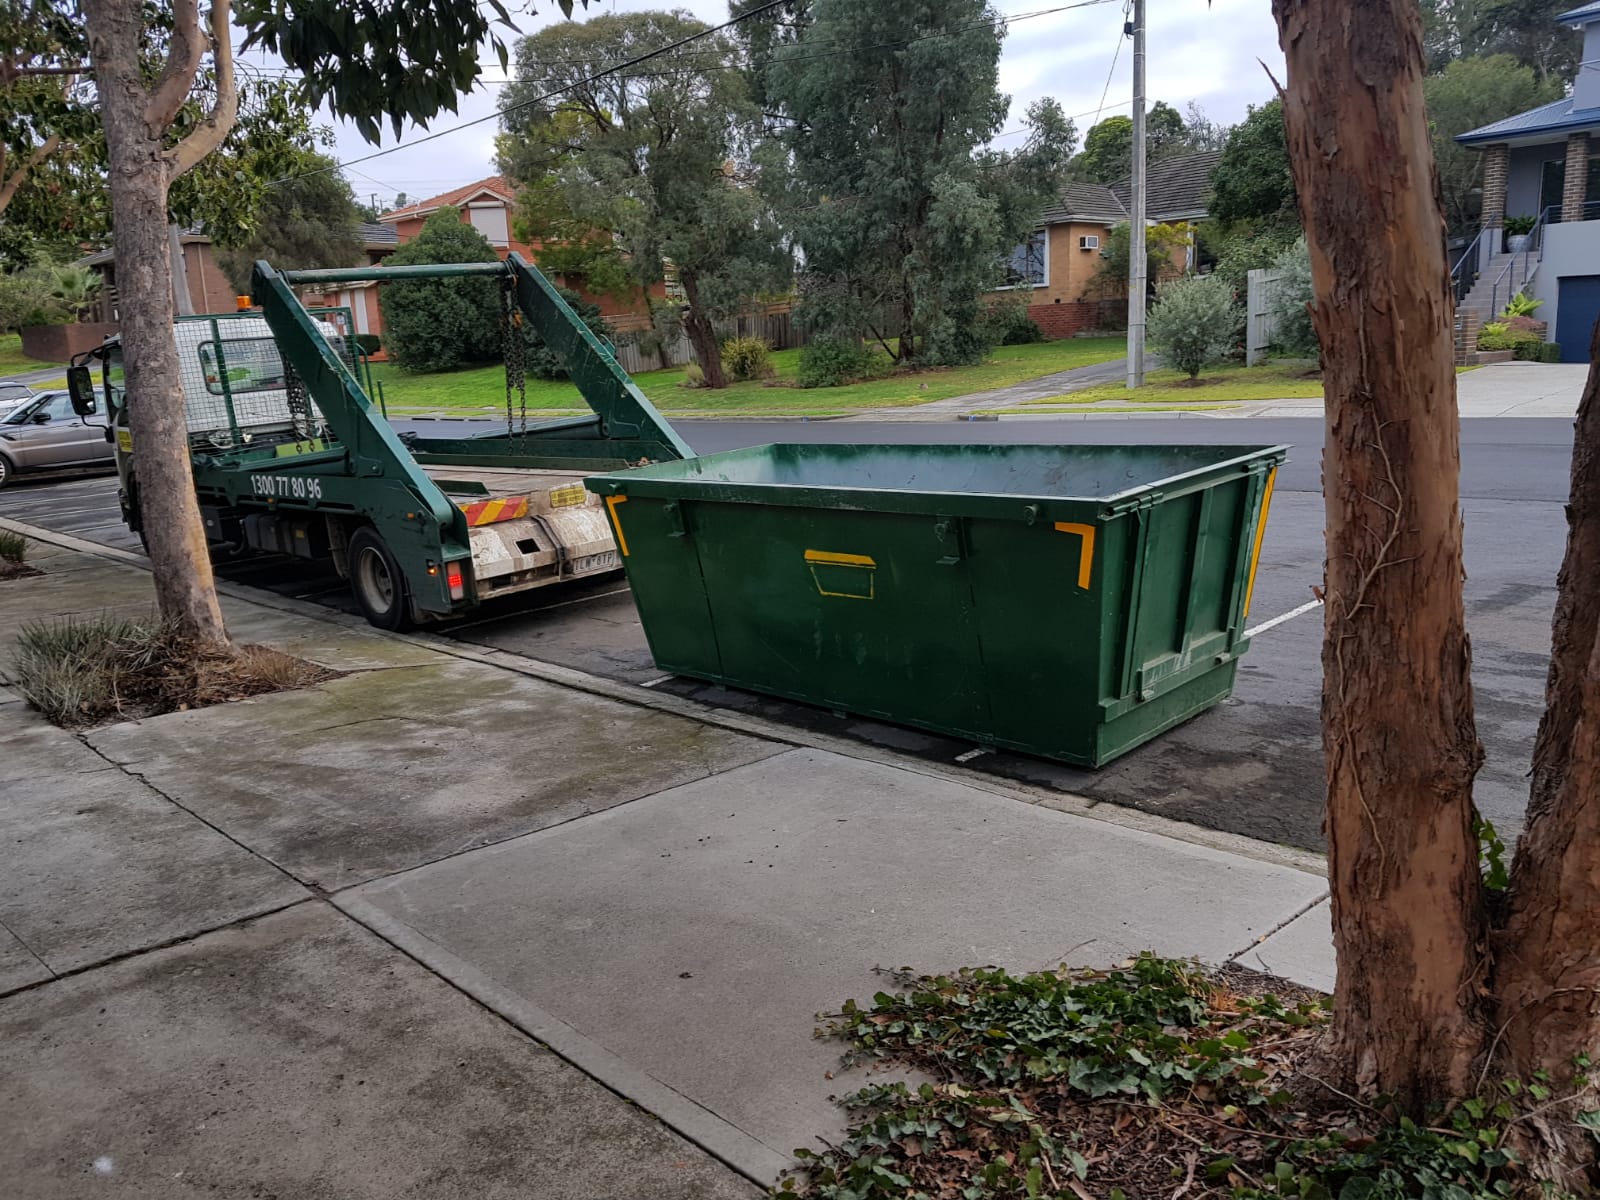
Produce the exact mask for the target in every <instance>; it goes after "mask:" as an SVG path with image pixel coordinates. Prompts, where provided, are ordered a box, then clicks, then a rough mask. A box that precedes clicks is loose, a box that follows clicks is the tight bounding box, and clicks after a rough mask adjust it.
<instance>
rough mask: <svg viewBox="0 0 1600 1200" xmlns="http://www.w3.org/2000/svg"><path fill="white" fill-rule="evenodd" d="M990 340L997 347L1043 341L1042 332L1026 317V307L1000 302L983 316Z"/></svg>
mask: <svg viewBox="0 0 1600 1200" xmlns="http://www.w3.org/2000/svg"><path fill="white" fill-rule="evenodd" d="M984 322H985V324H987V325H988V326H989V333H990V338H991V340H992V341H993V342H994V344H995V345H997V346H1026V345H1029V344H1031V343H1033V342H1042V341H1044V331H1043V330H1042V329H1040V328H1039V326H1038V323H1037V322H1035V321H1034V319H1033V318H1032V317H1030V316H1029V315H1028V308H1027V305H1025V304H1023V303H1020V302H1017V301H1009V300H1002V301H1000V302H999V303H997V304H992V305H990V306H989V311H988V312H986V313H985V314H984Z"/></svg>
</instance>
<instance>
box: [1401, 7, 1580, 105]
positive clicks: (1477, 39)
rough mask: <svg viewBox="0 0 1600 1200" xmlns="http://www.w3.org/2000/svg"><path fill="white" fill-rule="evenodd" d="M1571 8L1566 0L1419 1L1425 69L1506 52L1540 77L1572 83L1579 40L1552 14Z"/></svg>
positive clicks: (1437, 69) (1577, 67) (1443, 67)
mask: <svg viewBox="0 0 1600 1200" xmlns="http://www.w3.org/2000/svg"><path fill="white" fill-rule="evenodd" d="M1574 7H1577V6H1576V5H1575V4H1573V3H1571V2H1570V0H1422V23H1423V48H1424V51H1425V53H1426V55H1427V64H1428V70H1429V72H1431V73H1437V72H1439V71H1442V70H1444V69H1445V67H1447V66H1448V65H1449V64H1450V63H1451V62H1454V61H1455V60H1456V59H1461V58H1478V57H1483V56H1486V55H1496V54H1506V55H1510V56H1511V57H1512V58H1513V59H1515V60H1516V61H1517V62H1518V63H1520V64H1522V65H1523V66H1525V67H1527V68H1529V69H1530V70H1532V71H1533V72H1534V74H1536V75H1537V76H1538V77H1539V78H1540V79H1541V80H1544V81H1549V80H1554V81H1555V82H1557V83H1570V82H1571V81H1572V79H1573V77H1574V76H1575V75H1576V74H1577V72H1578V70H1579V63H1578V59H1579V57H1580V55H1581V50H1582V38H1581V37H1580V35H1579V34H1577V33H1576V32H1574V31H1573V30H1572V29H1571V28H1570V27H1569V26H1566V25H1563V24H1561V23H1560V22H1558V21H1557V20H1556V17H1557V16H1558V15H1560V14H1561V13H1563V12H1566V11H1567V10H1568V9H1571V8H1574ZM1557 94H1558V95H1559V94H1560V93H1559V90H1558V92H1557Z"/></svg>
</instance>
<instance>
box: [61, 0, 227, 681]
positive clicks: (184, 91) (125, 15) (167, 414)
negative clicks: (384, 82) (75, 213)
mask: <svg viewBox="0 0 1600 1200" xmlns="http://www.w3.org/2000/svg"><path fill="white" fill-rule="evenodd" d="M83 9H84V22H85V28H86V30H87V32H88V35H89V48H90V55H91V58H92V60H93V65H94V75H95V86H96V89H97V92H98V94H99V101H100V113H101V121H102V124H103V125H104V128H105V134H106V146H107V150H108V153H109V160H110V179H109V183H110V190H111V214H112V221H113V225H114V229H113V236H112V245H113V248H114V251H115V254H116V263H117V286H118V291H119V293H120V297H121V303H120V305H119V308H120V310H121V326H122V350H123V361H124V365H125V368H126V372H127V395H128V397H129V406H128V426H129V431H130V433H131V434H132V436H133V446H134V470H135V478H136V481H137V488H138V504H139V512H140V520H141V522H142V526H143V529H144V534H145V539H146V542H147V544H148V546H149V552H150V562H151V566H152V568H153V571H154V576H155V585H156V603H157V606H158V608H159V610H160V613H161V616H162V619H163V620H164V621H167V622H169V623H170V624H171V625H172V626H173V627H174V628H175V629H176V631H177V633H178V634H179V636H181V637H183V638H184V639H186V640H188V641H189V642H191V643H192V644H193V645H194V646H195V647H196V648H197V649H201V650H205V651H213V652H214V651H222V650H226V649H227V647H228V635H227V630H226V629H225V627H224V626H223V622H222V610H221V607H220V606H219V604H218V602H217V593H216V586H215V582H214V580H213V578H212V573H211V560H210V558H209V556H208V555H207V552H206V540H205V533H204V530H203V527H202V526H201V523H200V510H199V507H198V504H197V502H196V498H195V490H194V476H193V474H192V472H191V469H190V465H189V443H188V429H187V421H186V418H185V412H184V402H183V388H182V383H181V380H180V378H179V372H178V351H177V346H176V343H175V342H174V340H173V334H172V320H173V300H172V295H173V291H172V273H173V270H174V269H175V267H176V266H177V265H178V264H175V263H174V262H173V261H172V254H171V248H170V243H169V237H168V230H167V226H168V218H167V190H168V188H169V186H170V185H171V182H172V180H173V179H175V178H176V177H177V176H178V175H180V174H181V173H182V172H183V171H184V170H187V169H188V167H190V166H193V165H194V163H196V162H198V161H199V160H200V159H201V158H202V157H204V155H205V154H206V153H208V152H209V151H210V150H211V149H214V148H215V146H216V144H217V143H219V142H220V141H221V139H222V137H223V136H225V135H226V133H227V130H228V128H230V127H231V126H232V124H233V120H234V115H235V112H234V103H235V99H234V95H233V76H232V69H231V55H230V52H229V51H228V48H227V46H226V38H227V36H228V32H227V31H228V18H227V5H226V3H223V2H222V0H219V2H218V4H217V5H216V7H215V8H214V9H213V12H212V28H213V34H214V36H215V37H216V38H217V43H218V44H217V57H218V76H219V78H218V102H217V108H216V109H214V110H213V112H212V114H211V117H210V118H209V119H208V121H207V122H206V123H204V124H203V125H201V126H200V127H199V128H198V129H197V130H196V131H195V132H194V133H192V134H190V135H189V137H188V138H186V139H185V141H184V142H182V143H180V144H179V145H177V146H176V147H166V146H165V145H164V135H165V133H166V130H167V128H168V126H169V125H170V124H171V123H172V121H173V119H174V118H175V117H176V116H177V113H178V111H179V109H180V108H181V106H182V105H183V103H184V102H185V101H186V100H187V99H188V97H189V90H190V88H191V86H192V85H193V81H194V78H195V72H196V70H197V69H198V67H199V64H200V60H201V58H202V56H203V54H204V53H205V50H206V48H207V39H206V36H205V33H204V32H203V31H202V29H201V27H200V23H199V19H198V12H197V10H196V5H195V3H194V2H193V0H187V2H184V0H180V2H179V3H177V4H176V5H175V6H174V30H173V35H172V42H171V47H170V50H169V54H168V58H167V62H166V64H165V68H164V70H163V71H162V73H161V76H160V77H159V78H158V79H156V80H155V81H154V82H153V83H149V84H147V83H146V79H145V76H144V73H143V71H142V63H141V53H140V41H141V35H142V34H143V32H144V29H143V19H144V10H143V6H142V5H141V3H140V2H139V0H84V6H83Z"/></svg>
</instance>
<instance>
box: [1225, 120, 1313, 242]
mask: <svg viewBox="0 0 1600 1200" xmlns="http://www.w3.org/2000/svg"><path fill="white" fill-rule="evenodd" d="M1294 186H1295V181H1294V173H1293V171H1292V170H1291V169H1290V165H1289V150H1288V146H1287V144H1286V143H1285V141H1284V135H1283V101H1282V100H1277V99H1274V100H1269V101H1267V102H1266V103H1265V104H1259V105H1257V104H1252V105H1251V106H1250V110H1249V113H1248V114H1247V115H1246V116H1245V119H1244V120H1243V121H1241V122H1239V124H1237V125H1235V126H1234V127H1233V129H1232V130H1231V131H1230V132H1229V134H1228V141H1227V143H1226V145H1224V146H1223V148H1222V157H1221V159H1219V160H1218V162H1217V166H1216V169H1215V170H1214V171H1213V172H1212V173H1211V203H1210V205H1209V206H1208V211H1209V212H1210V214H1211V216H1212V217H1214V218H1216V219H1217V220H1218V221H1221V222H1222V223H1223V224H1224V225H1232V224H1235V223H1237V222H1240V221H1254V222H1258V223H1264V224H1281V223H1284V222H1290V223H1292V222H1293V221H1294V220H1295V215H1294V209H1295V191H1294Z"/></svg>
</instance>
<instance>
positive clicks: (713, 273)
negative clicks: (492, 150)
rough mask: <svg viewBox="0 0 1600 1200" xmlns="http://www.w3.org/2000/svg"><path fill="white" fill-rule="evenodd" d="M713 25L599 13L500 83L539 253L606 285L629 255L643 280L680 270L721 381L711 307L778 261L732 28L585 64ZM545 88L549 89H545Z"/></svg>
mask: <svg viewBox="0 0 1600 1200" xmlns="http://www.w3.org/2000/svg"><path fill="white" fill-rule="evenodd" d="M706 29H707V26H706V25H704V24H703V23H701V22H700V21H697V20H694V19H693V18H691V17H688V16H687V15H685V14H683V13H672V12H638V13H627V14H616V15H611V14H606V15H602V16H598V17H595V18H594V19H593V20H590V21H586V22H583V23H582V24H572V23H565V24H558V25H552V26H550V27H548V28H546V29H542V30H540V31H539V32H538V33H536V34H534V35H532V36H531V37H527V38H524V39H523V40H522V42H521V44H520V45H518V47H517V67H516V82H515V83H513V84H511V85H510V86H509V87H507V88H506V89H505V90H504V91H503V92H502V93H501V111H502V114H503V115H502V118H501V123H502V126H503V128H504V130H505V132H504V133H503V134H502V136H501V137H500V139H499V142H498V149H499V158H500V165H501V169H502V170H503V171H504V172H505V173H506V174H507V175H509V176H511V177H512V178H513V179H515V180H517V181H518V182H519V183H521V184H522V185H523V188H522V192H521V198H522V203H520V204H519V213H518V218H519V228H521V229H522V230H523V232H524V233H525V235H527V236H528V237H530V238H535V239H538V240H539V241H541V242H544V243H547V244H549V246H550V248H551V249H550V251H549V252H546V251H544V250H541V251H540V261H541V263H544V264H546V265H551V266H553V267H555V268H556V269H558V270H560V271H561V272H562V273H563V274H565V275H567V276H568V277H569V279H573V281H574V282H577V280H576V279H575V278H574V277H576V276H589V275H596V276H597V284H598V287H599V288H600V289H601V290H614V285H612V284H611V280H613V279H614V277H615V275H616V273H617V270H618V268H624V267H625V269H626V270H627V272H628V273H629V274H630V275H631V276H632V278H633V280H634V282H635V283H637V284H639V285H641V286H644V287H646V288H648V287H650V286H652V285H655V284H658V283H661V282H662V281H663V280H665V279H666V278H667V276H668V274H669V273H671V274H673V275H675V277H676V283H677V285H678V287H679V288H681V290H682V299H683V308H684V312H683V327H684V332H685V333H687V334H688V337H689V342H690V344H691V345H692V346H693V347H694V355H695V360H696V361H697V362H698V363H699V364H700V369H701V371H702V373H703V375H704V379H705V384H706V386H707V387H712V388H720V387H723V386H725V385H726V382H727V381H726V376H725V374H724V372H723V369H722V348H721V339H720V338H719V337H718V335H717V331H716V325H717V322H719V321H721V320H723V319H725V318H726V317H729V316H731V315H733V314H734V313H735V312H737V311H739V310H740V309H741V308H743V307H745V306H747V305H748V304H749V303H750V302H751V300H752V299H754V298H755V297H757V296H759V295H761V294H763V293H767V292H772V291H776V290H778V289H780V288H782V287H783V286H784V285H785V284H786V283H787V280H788V264H787V261H786V256H785V254H784V253H783V249H782V245H781V239H780V237H779V233H778V229H777V226H776V224H775V222H774V221H773V219H772V217H771V215H770V212H769V210H768V207H767V205H766V202H765V201H764V199H763V198H762V195H761V193H760V191H759V190H758V189H757V187H756V186H755V184H756V177H755V172H754V169H753V166H752V151H753V149H754V146H755V142H756V139H757V137H758V136H759V134H760V112H759V110H758V109H757V108H756V106H755V105H754V104H753V103H752V102H751V100H750V95H749V88H748V82H747V80H746V78H745V76H744V74H743V72H742V71H740V70H738V69H736V68H738V67H739V66H740V56H739V50H738V47H737V45H736V44H735V43H734V41H733V40H732V39H731V38H729V37H727V36H725V35H722V34H714V35H711V36H707V37H703V38H701V40H699V41H697V42H696V43H695V44H694V46H693V47H692V49H690V50H688V51H685V52H683V53H682V54H679V55H677V56H675V57H672V56H669V57H666V58H663V59H659V60H657V61H655V62H652V63H651V64H649V66H648V67H647V68H645V69H642V70H640V71H638V72H636V73H629V72H622V73H614V74H609V75H605V76H603V77H601V78H598V79H595V78H592V77H591V76H592V75H593V71H592V67H591V64H593V63H595V62H621V61H623V60H625V59H628V58H631V57H634V56H636V55H638V54H640V53H643V52H645V51H648V50H653V49H656V48H658V47H660V46H665V45H667V44H669V43H671V42H674V41H678V40H680V39H682V38H685V37H688V36H691V35H693V34H702V33H705V31H706ZM553 92H559V93H560V94H559V95H558V96H555V97H553V98H552V99H550V100H549V101H544V100H541V99H540V97H542V96H545V95H548V94H550V93H553Z"/></svg>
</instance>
